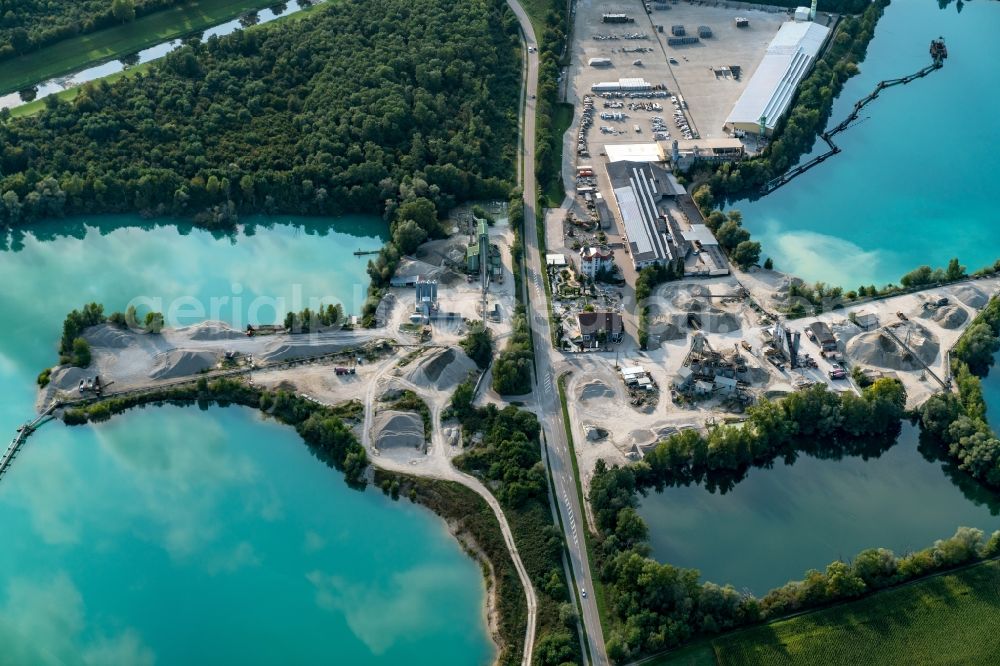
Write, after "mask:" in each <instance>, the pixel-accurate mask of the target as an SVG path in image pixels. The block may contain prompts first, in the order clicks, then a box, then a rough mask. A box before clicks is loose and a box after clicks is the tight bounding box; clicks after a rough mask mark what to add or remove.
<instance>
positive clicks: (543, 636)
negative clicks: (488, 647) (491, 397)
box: [450, 383, 581, 666]
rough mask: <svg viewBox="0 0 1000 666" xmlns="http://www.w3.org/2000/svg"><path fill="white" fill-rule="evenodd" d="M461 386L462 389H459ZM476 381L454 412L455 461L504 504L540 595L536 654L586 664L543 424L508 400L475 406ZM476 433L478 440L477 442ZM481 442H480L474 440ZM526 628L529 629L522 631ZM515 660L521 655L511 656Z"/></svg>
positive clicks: (546, 660) (540, 659)
mask: <svg viewBox="0 0 1000 666" xmlns="http://www.w3.org/2000/svg"><path fill="white" fill-rule="evenodd" d="M460 388H461V387H460ZM470 398H471V383H466V385H465V387H464V389H463V390H461V391H456V394H455V398H453V400H452V404H451V409H450V414H451V415H452V416H454V417H456V418H457V419H458V420H459V422H460V423H461V425H462V433H463V439H464V441H465V442H467V443H469V444H470V446H469V447H468V449H467V450H466V451H465V452H464V453H462V454H461V455H460V456H458V457H457V458H455V466H456V467H458V468H459V469H461V470H464V471H465V472H468V473H469V474H472V475H474V476H476V477H477V478H479V479H480V480H482V481H483V483H484V484H485V485H486V486H487V487H489V488H490V490H491V491H492V492H493V493H494V495H495V496H496V498H497V500H498V501H499V502H500V504H501V505H502V506H503V509H504V514H505V515H506V516H507V520H508V522H509V523H510V527H511V531H512V532H513V533H514V540H515V541H516V543H517V549H518V552H519V553H520V555H521V559H522V560H523V561H524V566H525V569H527V571H528V576H529V578H530V579H531V582H532V585H533V586H534V588H535V591H536V593H537V596H538V623H537V632H536V637H535V649H534V659H533V661H532V663H534V664H538V665H539V666H561V665H563V664H577V663H580V660H581V655H580V641H579V639H578V637H577V633H576V615H575V612H574V610H573V606H572V604H571V603H570V597H569V589H568V587H567V584H566V578H565V576H564V573H563V566H562V556H563V552H564V548H565V545H564V542H563V537H562V532H561V531H560V529H559V528H558V527H557V526H556V525H555V523H554V522H553V517H552V512H551V511H550V509H549V483H548V476H547V474H546V469H545V463H544V462H543V461H542V457H541V441H540V433H541V426H540V425H539V423H538V419H537V418H536V417H535V415H534V414H532V413H531V412H527V411H523V410H519V409H517V408H516V407H513V406H508V407H505V408H504V409H499V408H497V406H496V405H492V404H490V405H487V406H486V407H481V408H476V407H473V406H472V404H471V401H470ZM477 439H478V442H476V440H477ZM473 442H476V443H473ZM522 631H523V630H522ZM511 656H512V657H513V658H512V662H513V663H517V660H518V658H519V655H511Z"/></svg>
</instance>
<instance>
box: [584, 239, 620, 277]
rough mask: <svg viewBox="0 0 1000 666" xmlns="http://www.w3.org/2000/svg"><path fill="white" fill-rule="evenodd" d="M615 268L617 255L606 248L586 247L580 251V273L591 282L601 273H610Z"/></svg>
mask: <svg viewBox="0 0 1000 666" xmlns="http://www.w3.org/2000/svg"><path fill="white" fill-rule="evenodd" d="M614 266H615V254H614V252H612V251H611V250H610V249H609V248H606V247H585V248H583V249H582V250H580V273H581V274H582V275H586V276H587V277H589V278H590V279H591V280H593V279H594V278H595V276H596V275H597V273H598V272H600V271H610V270H611V269H613V268H614Z"/></svg>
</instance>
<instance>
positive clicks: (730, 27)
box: [566, 0, 788, 154]
mask: <svg viewBox="0 0 1000 666" xmlns="http://www.w3.org/2000/svg"><path fill="white" fill-rule="evenodd" d="M659 7H663V8H664V9H659ZM667 8H668V9H667ZM612 11H620V12H622V13H624V14H625V15H627V16H628V17H630V18H633V19H634V22H631V23H622V24H609V23H604V22H603V21H602V17H603V15H604V14H606V13H609V12H612ZM737 15H739V16H745V17H747V18H748V19H749V24H748V26H747V27H745V28H737V27H736V22H735V20H734V19H735V17H736V16H737ZM786 20H788V12H787V11H786V10H782V9H779V8H775V7H769V8H767V9H766V10H761V9H753V8H751V6H750V5H746V4H742V3H732V4H731V5H727V4H725V3H717V4H712V5H701V4H698V5H696V4H691V3H688V2H677V3H673V2H671V3H654V4H652V5H651V10H650V12H649V13H646V11H645V10H644V8H643V4H642V3H640V2H631V3H611V2H594V1H592V0H591V1H583V2H578V3H577V4H576V17H575V21H574V35H575V39H574V41H573V53H572V63H571V65H570V68H569V73H568V76H569V79H568V83H567V90H566V100H567V101H568V102H570V103H573V104H576V105H580V104H582V102H583V98H584V96H585V95H588V94H592V93H593V92H594V91H593V86H594V85H596V84H599V83H601V82H605V81H617V80H618V79H620V78H639V79H644V80H645V81H646V82H648V83H649V84H651V85H652V86H653V87H654V88H657V89H658V90H660V91H665V92H667V93H669V94H672V95H677V96H678V97H679V98H682V99H683V101H684V103H685V104H684V105H683V106H684V108H683V109H682V110H683V112H684V114H685V116H686V119H687V121H688V124H689V127H690V128H691V130H692V133H693V134H694V135H698V136H700V137H702V138H720V137H724V136H725V134H724V133H723V130H722V128H723V125H724V123H725V120H726V117H727V116H728V114H729V112H730V111H731V110H732V108H733V105H734V104H735V103H736V101H737V99H739V96H740V94H741V93H742V92H743V90H744V89H745V87H746V83H747V81H748V80H749V78H750V75H751V74H752V73H753V71H754V70H755V69H756V67H757V64H758V63H759V62H760V60H761V58H762V57H763V55H764V52H765V50H766V48H767V46H768V44H769V43H770V41H771V40H772V39H773V38H774V36H775V34H776V33H777V31H778V28H779V27H780V26H781V24H782V23H783V22H784V21H786ZM657 26H662V28H663V32H660V31H659V29H658V27H657ZM674 26H683V27H684V32H685V36H687V35H690V36H695V37H697V35H698V29H699V27H701V26H704V27H708V28H710V29H711V36H710V37H705V38H700V37H699V38H698V41H697V42H696V43H693V44H684V45H673V46H672V45H669V44H668V40H670V39H671V37H672V33H671V30H672V28H673V27H674ZM608 37H617V38H616V39H608ZM592 59H593V62H594V65H595V66H592V65H591V61H592ZM605 63H606V64H605ZM636 63H638V64H636ZM666 100H667V102H668V103H667V104H666V105H665V109H664V110H663V111H655V110H648V111H647V110H644V109H629V108H627V106H628V103H629V102H631V101H633V100H631V99H625V100H624V102H625V106H624V107H623V108H622V109H617V111H620V112H622V113H624V114H625V116H627V117H625V118H622V119H619V120H612V121H608V122H596V121H595V123H594V125H593V126H592V127H591V128H590V130H589V132H588V133H587V140H588V143H589V144H590V145H592V146H593V148H594V149H595V150H591V154H597V153H599V152H601V148H600V147H601V146H603V145H605V144H608V143H627V142H642V141H652V140H653V139H654V134H653V129H652V128H653V118H654V117H656V116H662V117H663V118H664V119H665V120H666V124H667V127H668V130H669V131H670V135H671V138H683V135H682V133H681V132H679V131H677V129H676V128H675V126H674V124H673V122H672V121H670V116H671V114H672V113H673V111H674V109H673V107H672V106H671V105H670V104H669V97H667V98H666ZM598 101H599V102H600V101H602V100H601V99H600V98H599V99H598ZM652 101H659V102H660V103H661V104H662V103H663V98H655V99H653V100H652ZM598 106H599V107H600V106H601V104H600V103H599V104H598ZM598 111H599V112H601V111H604V109H603V108H599V109H598ZM579 117H580V116H579V110H578V113H577V119H579ZM601 126H606V127H612V128H613V129H614V133H602V132H601V130H600V128H601ZM636 126H638V127H639V129H640V131H639V132H636V131H635V127H636Z"/></svg>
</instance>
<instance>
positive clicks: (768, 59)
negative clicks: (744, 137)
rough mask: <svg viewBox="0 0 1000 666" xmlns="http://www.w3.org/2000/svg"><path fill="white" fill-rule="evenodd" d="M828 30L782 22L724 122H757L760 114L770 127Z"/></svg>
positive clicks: (774, 122) (793, 22) (779, 115)
mask: <svg viewBox="0 0 1000 666" xmlns="http://www.w3.org/2000/svg"><path fill="white" fill-rule="evenodd" d="M829 34H830V29H829V28H827V27H826V26H823V25H819V24H818V23H812V22H809V21H807V22H796V21H788V22H787V23H783V24H782V25H781V28H780V29H779V30H778V34H776V35H775V36H774V39H773V40H772V41H771V44H770V45H769V46H768V47H767V51H766V52H765V53H764V58H763V60H761V61H760V64H759V65H758V66H757V71H755V72H754V73H753V76H752V77H751V78H750V81H749V82H748V83H747V87H746V89H745V90H744V91H743V94H742V95H740V98H739V100H737V102H736V105H735V106H734V107H733V110H732V112H731V113H730V114H729V118H728V119H727V120H726V124H727V125H729V124H732V125H735V124H738V123H740V124H759V123H760V118H761V116H764V117H765V118H766V121H765V125H766V126H767V128H768V129H769V130H770V129H774V126H775V125H776V124H777V122H778V121H779V120H780V119H781V117H782V116H784V115H785V113H786V112H787V111H788V106H789V104H791V101H792V97H793V96H794V95H795V89H796V87H797V86H798V85H799V82H800V81H801V80H802V79H803V77H805V75H806V74H807V73H808V72H809V70H810V68H811V67H812V63H813V61H814V60H815V59H816V55H817V54H818V53H819V50H820V49H821V48H822V47H823V43H824V42H825V41H826V38H827V36H828V35H829Z"/></svg>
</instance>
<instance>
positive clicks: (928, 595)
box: [645, 560, 1000, 666]
mask: <svg viewBox="0 0 1000 666" xmlns="http://www.w3.org/2000/svg"><path fill="white" fill-rule="evenodd" d="M998 655H1000V562H998V561H995V560H994V561H991V562H986V563H983V564H979V565H976V566H973V567H970V568H968V569H964V570H962V571H959V572H956V573H952V574H946V575H942V576H936V577H933V578H929V579H926V580H923V581H921V582H918V583H914V584H912V585H907V586H905V587H901V588H898V589H895V590H889V591H886V592H881V593H878V594H875V595H872V596H870V597H868V598H866V599H862V600H860V601H857V602H854V603H850V604H844V605H841V606H837V607H834V608H830V609H828V610H823V611H817V612H815V613H809V614H806V615H801V616H798V617H795V618H792V619H789V620H783V621H779V622H775V623H773V624H767V625H762V626H759V627H753V628H751V629H747V630H745V631H738V632H734V633H731V634H727V635H725V636H720V637H718V638H716V639H714V640H712V641H710V642H705V643H702V644H699V645H694V646H691V647H689V648H685V649H684V650H679V651H677V652H674V653H671V654H669V655H666V656H663V657H661V658H659V659H656V660H652V661H649V662H645V664H646V665H647V666H709V665H711V664H719V665H720V666H737V665H743V664H761V665H766V666H771V665H776V666H777V665H785V664H789V665H798V664H802V665H803V666H806V665H808V666H825V665H831V666H833V665H839V664H844V665H847V664H879V665H887V666H888V665H895V664H899V665H900V666H903V665H911V664H986V663H996V662H997V660H998Z"/></svg>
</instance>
